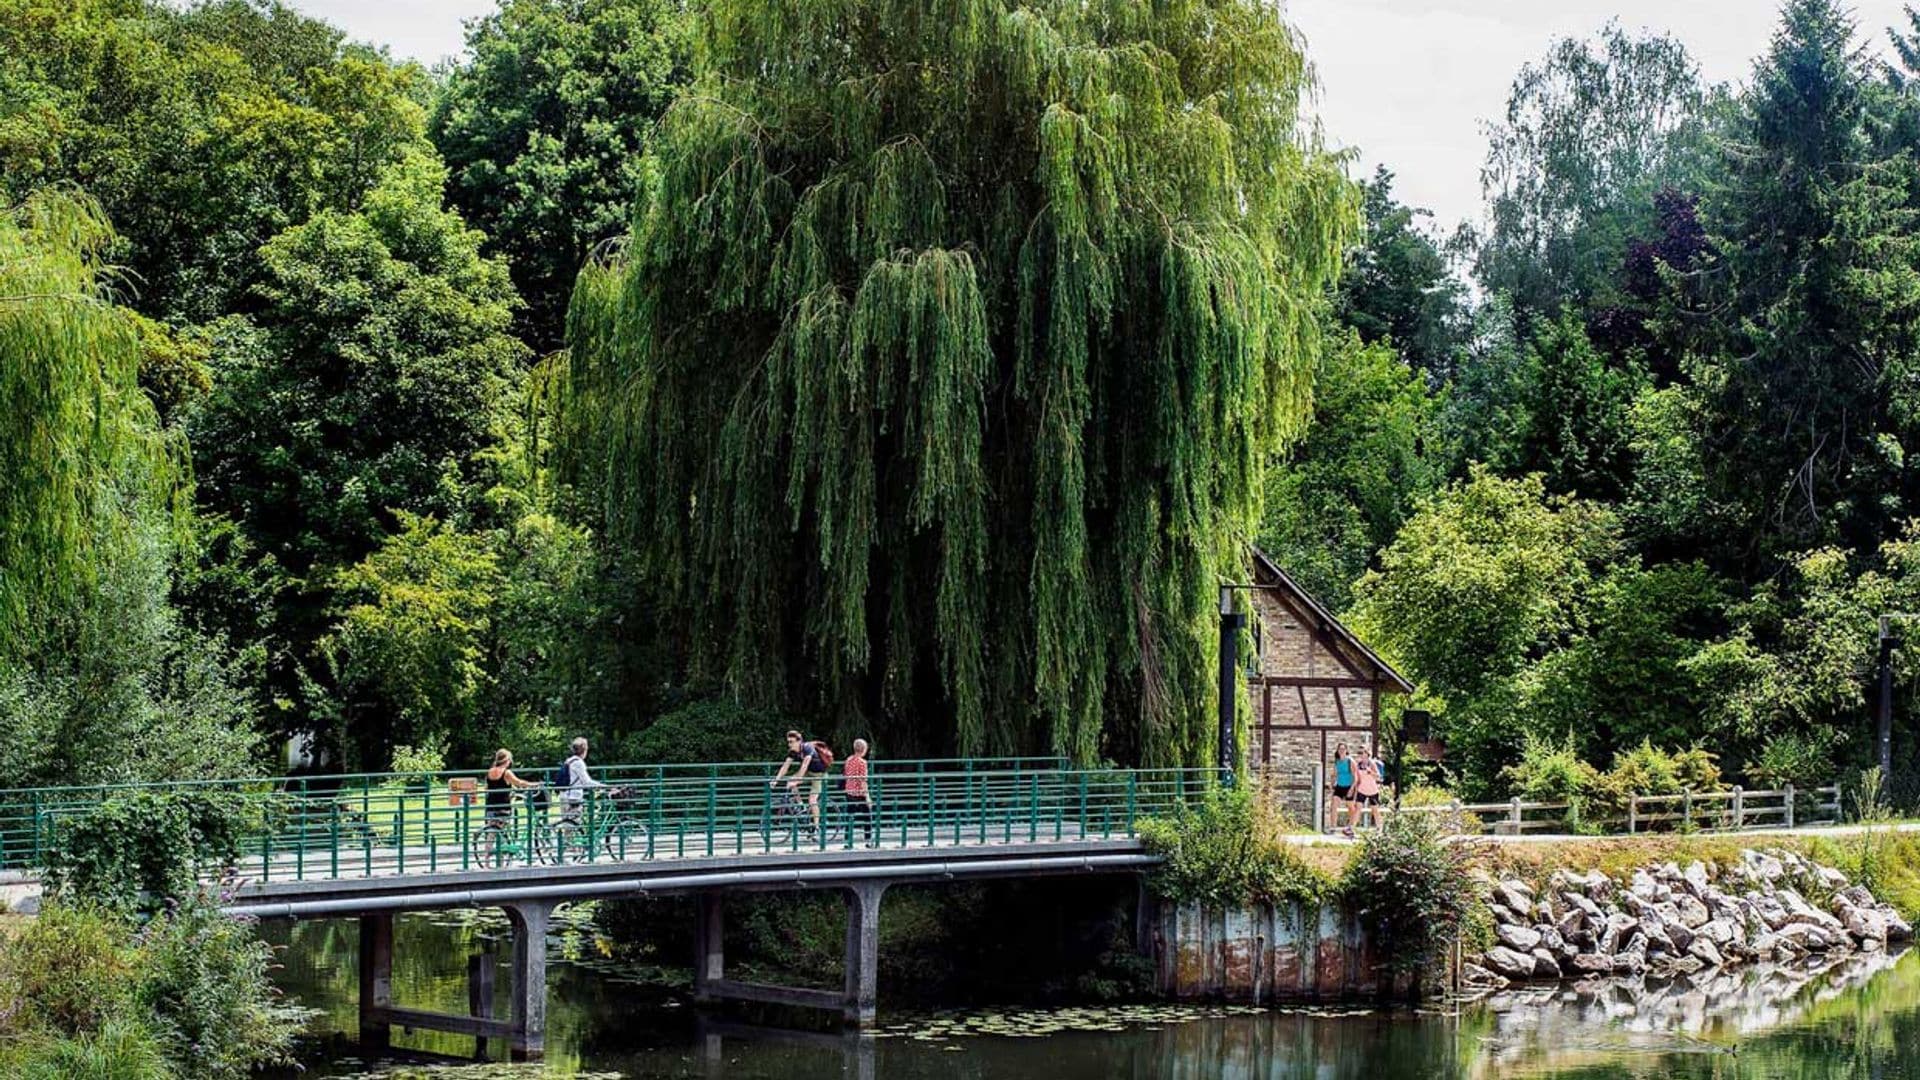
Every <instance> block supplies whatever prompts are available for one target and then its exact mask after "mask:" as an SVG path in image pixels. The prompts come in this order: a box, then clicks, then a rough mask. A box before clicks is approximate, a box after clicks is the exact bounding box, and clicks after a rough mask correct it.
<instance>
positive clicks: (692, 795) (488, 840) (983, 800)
mask: <svg viewBox="0 0 1920 1080" xmlns="http://www.w3.org/2000/svg"><path fill="white" fill-rule="evenodd" d="M773 771H774V770H773V769H771V768H769V766H768V765H767V764H766V763H764V762H752V763H744V762H728V763H718V764H712V765H692V766H689V765H610V766H595V767H594V768H593V773H594V777H595V779H598V780H601V781H602V782H603V783H605V784H607V785H608V787H606V788H596V789H591V790H589V791H586V792H582V793H581V798H580V799H579V800H578V802H577V803H572V804H570V803H568V802H567V801H566V799H565V798H564V795H565V794H566V793H562V792H551V791H547V790H545V789H541V790H539V791H536V792H533V793H522V794H519V795H516V797H515V798H514V800H513V803H512V807H511V810H510V811H509V812H508V813H506V814H504V815H500V816H498V817H496V818H494V819H492V820H491V821H490V820H489V818H488V816H487V807H486V797H485V791H484V790H483V789H484V774H483V773H477V772H442V773H419V774H390V773H381V774H357V775H349V776H324V777H321V776H314V777H294V778H284V777H282V778H257V779H248V780H231V781H218V782H182V783H175V784H150V785H95V786H87V787H56V788H30V789H14V790H0V866H5V867H6V868H10V869H31V868H33V867H35V866H38V865H40V864H41V863H42V861H43V860H44V858H45V857H46V856H47V854H48V853H49V851H50V850H51V849H52V847H53V846H54V845H57V844H58V843H59V842H60V837H61V835H62V833H61V828H60V822H62V821H63V820H65V819H67V818H69V817H71V816H74V815H79V814H84V813H87V812H88V811H89V810H91V809H92V808H93V807H95V806H98V805H99V804H100V803H101V802H103V801H105V800H108V799H111V798H115V797H117V796H124V795H127V794H131V793H134V792H140V791H171V792H176V793H184V794H186V795H188V796H191V795H193V794H196V793H203V792H204V793H208V794H209V796H210V797H211V795H212V793H220V794H221V797H231V796H237V797H238V799H240V800H241V801H243V802H244V805H245V806H246V808H247V809H248V811H249V812H248V813H247V814H245V815H244V817H245V819H246V820H247V821H248V823H249V825H248V827H247V829H246V831H245V834H244V838H243V843H242V853H241V857H240V858H239V860H238V861H237V864H236V865H234V866H231V867H225V868H221V870H222V871H223V872H225V873H231V874H237V875H238V876H239V877H241V878H243V879H246V880H250V881H256V882H259V881H267V882H271V881H282V880H309V879H316V878H349V877H371V876H380V875H399V874H414V873H440V872H448V871H457V870H473V869H483V868H489V867H504V866H523V865H540V864H559V863H571V862H594V861H604V860H618V861H634V860H647V859H666V858H695V857H702V858H704V857H714V856H722V855H751V854H777V853H781V852H786V853H799V852H804V851H810V850H813V851H819V850H829V849H853V848H856V847H860V846H862V845H868V844H872V845H875V846H885V847H894V848H898V847H937V846H946V845H956V844H1022V843H1038V842H1057V841H1063V840H1074V839H1082V838H1088V839H1098V838H1110V837H1116V836H1129V835H1132V834H1133V832H1134V830H1135V828H1136V826H1137V825H1138V823H1139V821H1140V820H1141V819H1142V818H1144V817H1149V816H1154V815H1157V814H1163V813H1166V812H1168V811H1170V810H1172V809H1173V808H1174V807H1175V806H1177V805H1179V804H1181V803H1184V802H1186V801H1187V800H1189V799H1192V798H1195V797H1197V796H1198V795H1199V794H1200V793H1202V792H1203V791H1205V790H1206V789H1207V788H1209V787H1210V786H1212V785H1213V784H1215V783H1217V782H1218V781H1219V779H1220V774H1219V773H1217V772H1216V771H1214V770H1210V769H1153V770H1121V769H1076V768H1072V767H1070V766H1069V765H1068V764H1067V763H1066V762H1065V761H1063V760H1061V759H1056V758H1001V759H929V760H916V761H889V762H874V763H872V769H871V772H870V775H869V778H868V787H869V790H870V792H871V794H872V812H871V814H865V813H861V812H858V808H857V804H852V803H850V802H849V801H848V800H847V799H846V798H845V797H844V777H843V776H842V775H841V773H840V771H839V769H838V768H837V767H836V768H835V770H834V771H833V772H832V774H831V775H830V776H828V777H826V778H825V779H824V780H821V781H817V783H819V786H820V799H819V814H818V820H817V824H816V819H815V815H814V812H813V810H812V809H811V808H810V807H808V806H807V805H806V804H805V797H806V795H807V793H808V791H809V789H810V786H811V785H812V784H813V783H815V781H807V782H803V783H802V784H801V785H800V787H799V789H798V791H797V792H796V791H794V790H791V789H790V788H789V786H788V785H787V784H785V783H782V784H779V785H778V786H775V785H773V784H771V783H770V778H771V776H772V773H773ZM525 778H526V779H533V778H534V774H533V773H532V772H531V771H530V772H529V774H528V775H527V776H526V777H525ZM476 784H477V786H478V787H480V788H481V789H482V790H463V789H470V788H472V787H474V786H476Z"/></svg>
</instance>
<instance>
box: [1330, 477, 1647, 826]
mask: <svg viewBox="0 0 1920 1080" xmlns="http://www.w3.org/2000/svg"><path fill="white" fill-rule="evenodd" d="M1619 554H1620V552H1619V543H1618V530H1617V526H1616V522H1615V519H1614V516H1613V514H1612V513H1611V512H1609V511H1608V510H1607V509H1606V507H1604V506H1602V505H1600V504H1598V503H1592V502H1584V501H1580V500H1574V499H1568V498H1566V497H1564V496H1552V495H1549V494H1548V493H1547V490H1546V485H1545V483H1544V482H1543V481H1542V480H1541V478H1540V477H1539V476H1537V475H1536V476H1529V477H1525V478H1522V479H1518V480H1507V479H1502V478H1501V477H1498V476H1495V475H1493V474H1492V473H1491V472H1489V471H1487V470H1486V469H1484V468H1475V469H1474V470H1473V471H1472V472H1471V473H1470V474H1469V475H1468V476H1467V477H1466V478H1465V479H1463V480H1460V481H1457V482H1455V483H1454V484H1451V485H1449V486H1448V487H1446V488H1443V489H1442V490H1441V491H1440V492H1439V493H1437V494H1435V495H1434V496H1433V497H1432V498H1431V499H1429V500H1428V501H1427V502H1426V503H1425V504H1423V505H1422V506H1421V508H1420V510H1419V512H1418V513H1416V514H1415V515H1414V516H1413V517H1412V518H1411V519H1410V520H1408V522H1407V524H1406V527H1405V528H1403V529H1402V530H1401V531H1400V535H1399V536H1398V537H1396V538H1395V539H1394V541H1393V543H1392V544H1391V545H1389V546H1388V547H1387V548H1386V550H1384V551H1382V552H1381V553H1380V556H1379V565H1378V566H1377V568H1376V569H1373V570H1370V571H1368V573H1367V574H1366V576H1364V577H1362V578H1361V579H1360V581H1359V582H1358V583H1357V584H1355V586H1354V596H1355V602H1354V607H1353V611H1352V623H1353V625H1354V627H1355V628H1356V629H1357V630H1358V631H1359V632H1360V633H1361V634H1362V635H1363V636H1365V637H1366V639H1367V640H1368V641H1369V642H1372V643H1374V644H1376V645H1377V646H1379V647H1380V648H1381V649H1382V651H1383V653H1384V654H1385V655H1386V656H1388V657H1390V658H1392V659H1393V660H1394V661H1395V662H1396V663H1397V664H1399V665H1401V670H1403V671H1405V672H1406V673H1407V674H1408V675H1410V676H1412V677H1413V678H1414V679H1415V680H1416V681H1418V682H1419V684H1420V686H1421V689H1422V691H1423V693H1424V694H1426V695H1428V696H1429V697H1430V699H1431V700H1432V703H1433V704H1434V706H1435V707H1436V709H1437V715H1438V717H1439V722H1440V729H1441V731H1442V733H1443V735H1444V737H1445V738H1446V740H1447V748H1448V754H1447V756H1448V762H1449V765H1450V767H1451V768H1453V769H1454V770H1456V771H1457V775H1458V777H1459V779H1460V780H1461V781H1462V782H1463V784H1465V785H1466V790H1467V791H1468V792H1469V793H1470V794H1473V795H1482V794H1486V793H1487V791H1488V788H1487V785H1488V784H1489V783H1490V782H1491V780H1492V778H1493V777H1496V776H1498V775H1499V771H1500V769H1501V768H1502V767H1503V766H1504V765H1506V764H1508V763H1510V762H1511V761H1512V760H1513V759H1514V757H1515V755H1516V754H1517V753H1518V750H1519V748H1520V746H1521V744H1522V742H1523V741H1524V739H1525V736H1526V735H1527V733H1528V731H1529V728H1530V725H1531V724H1532V722H1533V721H1534V719H1535V717H1534V715H1533V711H1532V709H1531V708H1530V706H1529V703H1528V701H1527V695H1526V691H1527V685H1526V681H1525V679H1524V676H1525V675H1526V674H1527V673H1528V671H1529V670H1530V669H1531V668H1532V666H1533V665H1534V664H1535V663H1537V662H1538V661H1539V660H1540V659H1541V658H1542V657H1545V656H1547V655H1549V654H1550V653H1553V652H1554V651H1556V650H1559V649H1561V648H1564V647H1565V646H1567V645H1569V644H1570V643H1572V642H1574V641H1576V640H1577V639H1578V638H1579V637H1580V635H1581V634H1582V632H1583V631H1584V629H1585V626H1586V619H1587V611H1588V607H1589V603H1590V600H1589V598H1590V596H1591V594H1592V593H1593V591H1594V589H1595V585H1596V582H1597V580H1598V577H1599V573H1600V568H1601V567H1602V566H1604V565H1605V564H1606V563H1607V562H1608V561H1610V560H1612V559H1615V558H1617V557H1618V556H1619ZM1553 734H1556V735H1557V734H1559V733H1553Z"/></svg>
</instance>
